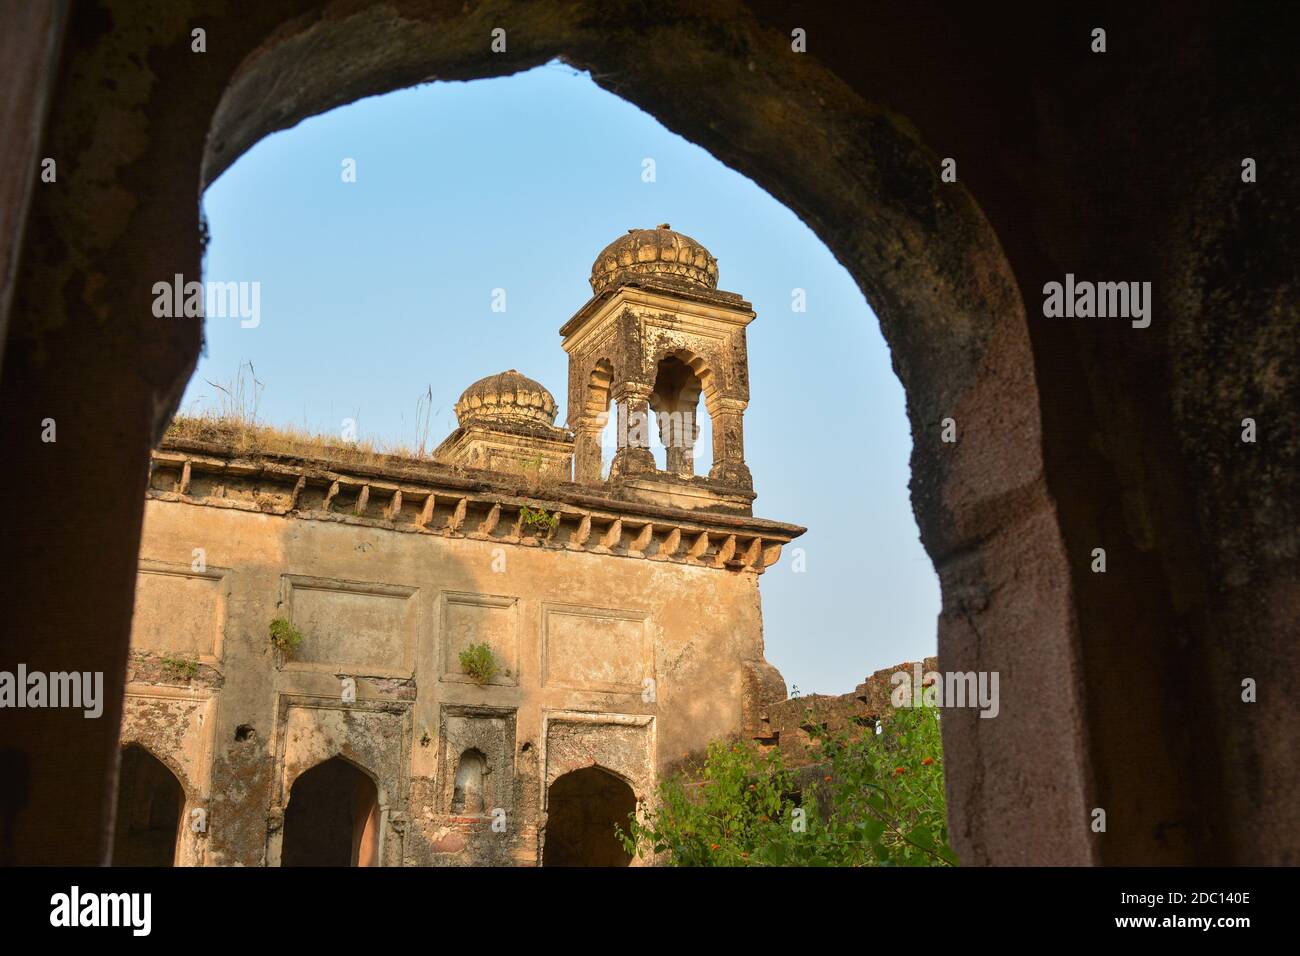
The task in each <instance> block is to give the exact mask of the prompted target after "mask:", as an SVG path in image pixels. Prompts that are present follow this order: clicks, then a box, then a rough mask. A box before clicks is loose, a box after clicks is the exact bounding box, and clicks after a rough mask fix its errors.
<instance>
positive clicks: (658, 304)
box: [435, 223, 754, 514]
mask: <svg viewBox="0 0 1300 956" xmlns="http://www.w3.org/2000/svg"><path fill="white" fill-rule="evenodd" d="M590 282H591V291H592V297H591V298H590V299H589V300H588V301H587V302H586V304H584V305H583V306H582V308H581V309H579V310H578V312H577V314H575V315H574V316H573V317H572V318H571V319H570V320H569V321H568V322H566V323H565V324H564V326H563V327H562V328H561V329H560V335H561V336H563V345H564V349H565V351H566V352H568V353H569V383H568V386H569V408H568V431H565V430H563V429H559V428H555V427H554V426H553V421H554V415H555V408H556V403H555V400H554V398H552V396H551V394H550V393H549V392H548V391H547V390H546V389H545V388H543V387H542V386H541V385H540V384H538V383H537V382H534V381H533V380H532V379H529V378H526V377H525V376H523V375H520V374H519V373H518V372H516V371H515V370H513V369H511V370H510V371H508V372H502V373H501V374H499V375H492V376H489V377H488V378H485V379H482V380H480V381H478V382H475V383H474V384H473V385H471V386H470V387H469V388H467V389H466V390H465V392H464V394H462V395H461V397H460V401H458V402H457V403H456V416H457V421H458V422H459V425H460V427H459V428H457V429H456V431H455V432H453V433H452V434H451V436H449V437H448V439H447V440H446V441H445V442H443V444H442V445H441V446H439V448H438V449H437V451H436V452H435V458H436V459H437V460H439V461H444V462H447V463H449V464H457V465H463V466H467V467H474V468H485V469H490V470H495V471H502V472H527V471H530V470H532V471H536V472H540V473H542V474H545V475H547V476H550V477H552V478H555V477H560V476H562V477H563V478H564V479H569V478H572V480H573V481H574V482H576V483H578V484H583V485H602V486H604V487H605V489H606V490H607V491H608V492H610V493H613V494H616V495H618V496H619V497H623V498H627V499H632V500H640V501H645V502H647V503H655V504H662V505H669V506H672V507H679V508H687V509H710V510H720V511H731V512H737V513H743V514H750V513H752V510H751V503H752V501H753V499H754V493H753V483H752V479H751V477H750V473H749V468H748V466H747V465H746V464H745V455H744V412H745V408H746V406H747V405H748V404H749V374H748V357H747V352H746V347H745V327H746V326H747V325H748V324H749V323H750V322H752V321H753V319H754V311H753V309H752V307H751V306H750V304H749V303H748V302H746V301H745V300H744V299H743V298H741V297H740V296H739V295H737V294H735V293H734V292H721V291H719V290H718V261H717V259H715V258H714V257H713V255H712V254H710V252H709V250H708V249H706V248H704V246H702V245H701V244H700V243H698V242H696V241H695V240H694V239H692V238H690V237H689V236H685V235H683V234H682V233H679V232H674V231H673V230H672V229H670V228H669V226H668V224H667V223H665V224H663V225H660V226H658V227H657V228H655V229H629V230H628V232H627V234H626V235H623V236H620V237H619V238H618V239H615V240H614V241H613V242H611V243H610V244H609V245H608V246H606V247H605V248H604V249H602V250H601V252H600V254H599V255H598V256H597V257H596V261H595V262H594V263H593V264H592V267H591V279H590ZM701 399H703V402H704V406H705V409H706V410H707V412H708V414H709V416H710V418H711V420H712V422H713V466H712V468H710V470H709V473H708V475H699V476H697V475H696V474H695V442H696V439H697V437H698V435H699V431H700V429H699V424H698V422H699V413H700V409H699V405H700V401H701ZM611 415H612V416H614V417H615V418H616V421H617V428H616V432H615V435H616V451H615V453H614V459H613V463H612V466H611V468H610V470H609V475H608V477H607V478H602V467H601V465H602V461H601V435H602V433H603V432H604V429H605V425H606V423H607V422H608V420H609V417H610V416H611ZM652 429H654V430H656V431H657V434H658V437H659V440H660V442H661V443H662V445H663V447H664V448H665V449H666V458H667V462H666V468H663V469H660V468H659V467H658V466H657V465H656V463H655V459H654V455H653V452H652V451H651V447H652V441H651V439H652Z"/></svg>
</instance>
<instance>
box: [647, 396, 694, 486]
mask: <svg viewBox="0 0 1300 956" xmlns="http://www.w3.org/2000/svg"><path fill="white" fill-rule="evenodd" d="M657 414H661V416H662V417H661V418H660V420H659V441H660V442H661V443H662V444H663V446H664V448H665V449H667V452H668V471H670V472H672V473H673V474H674V475H681V476H683V477H686V478H689V477H691V476H692V475H694V474H695V440H696V439H697V438H699V437H700V427H699V425H698V424H697V423H696V421H697V420H696V409H695V408H687V409H680V410H674V411H667V410H665V411H664V412H662V413H657Z"/></svg>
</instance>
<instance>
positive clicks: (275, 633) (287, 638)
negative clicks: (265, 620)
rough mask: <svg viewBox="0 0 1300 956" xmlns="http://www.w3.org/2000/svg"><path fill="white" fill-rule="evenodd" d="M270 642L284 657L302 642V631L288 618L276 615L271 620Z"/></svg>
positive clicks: (290, 653)
mask: <svg viewBox="0 0 1300 956" xmlns="http://www.w3.org/2000/svg"><path fill="white" fill-rule="evenodd" d="M271 643H272V644H273V645H275V647H276V648H277V649H278V650H279V651H280V653H282V654H284V656H285V657H291V656H292V655H293V652H294V650H296V649H297V647H298V645H299V644H301V643H302V631H300V630H298V628H296V627H294V626H293V623H292V622H291V621H290V620H289V619H288V618H283V617H277V618H276V619H275V620H274V621H272V622H271Z"/></svg>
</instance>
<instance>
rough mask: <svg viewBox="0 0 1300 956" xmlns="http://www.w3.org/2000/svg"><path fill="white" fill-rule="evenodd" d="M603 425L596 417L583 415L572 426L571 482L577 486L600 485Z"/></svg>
mask: <svg viewBox="0 0 1300 956" xmlns="http://www.w3.org/2000/svg"><path fill="white" fill-rule="evenodd" d="M602 431H604V423H603V422H602V421H601V420H600V418H599V417H598V416H596V415H584V416H583V417H582V418H579V419H578V420H577V422H576V423H574V426H573V480H574V481H576V482H578V483H579V484H585V485H598V484H600V436H601V432H602Z"/></svg>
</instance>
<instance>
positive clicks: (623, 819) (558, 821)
mask: <svg viewBox="0 0 1300 956" xmlns="http://www.w3.org/2000/svg"><path fill="white" fill-rule="evenodd" d="M635 812H636V794H635V793H633V791H632V788H631V787H629V786H628V785H627V783H626V782H625V781H624V780H623V779H622V778H621V777H619V776H617V775H615V774H613V773H610V772H609V771H608V770H606V769H604V768H603V767H597V766H591V767H582V768H580V769H578V770H571V771H569V772H568V773H566V774H564V775H563V776H560V777H558V778H556V780H555V781H554V782H553V783H552V784H551V786H550V788H549V789H548V791H547V795H546V831H545V836H544V841H545V842H544V843H543V845H542V866H627V865H628V864H629V863H631V862H632V855H631V854H630V853H628V852H627V851H626V850H625V849H623V845H622V844H621V843H620V842H619V840H618V837H617V835H616V833H615V830H614V828H615V826H621V827H622V828H623V829H624V830H626V829H627V827H628V820H629V817H630V815H631V814H633V813H635Z"/></svg>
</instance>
